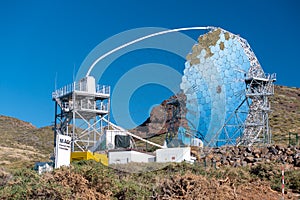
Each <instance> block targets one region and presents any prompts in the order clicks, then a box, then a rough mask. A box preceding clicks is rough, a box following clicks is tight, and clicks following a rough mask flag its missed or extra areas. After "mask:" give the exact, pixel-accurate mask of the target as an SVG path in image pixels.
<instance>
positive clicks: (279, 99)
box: [270, 86, 300, 144]
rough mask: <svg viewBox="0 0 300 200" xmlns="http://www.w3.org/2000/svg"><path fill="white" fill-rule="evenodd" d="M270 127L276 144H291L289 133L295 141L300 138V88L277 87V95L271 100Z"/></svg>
mask: <svg viewBox="0 0 300 200" xmlns="http://www.w3.org/2000/svg"><path fill="white" fill-rule="evenodd" d="M270 102H271V109H272V110H273V112H272V113H271V115H270V126H271V128H272V134H273V141H274V143H277V144H278V143H282V144H288V143H289V133H292V134H293V135H292V136H291V138H292V139H294V140H295V134H298V135H299V137H300V88H291V87H286V86H275V95H274V96H273V97H271V98H270Z"/></svg>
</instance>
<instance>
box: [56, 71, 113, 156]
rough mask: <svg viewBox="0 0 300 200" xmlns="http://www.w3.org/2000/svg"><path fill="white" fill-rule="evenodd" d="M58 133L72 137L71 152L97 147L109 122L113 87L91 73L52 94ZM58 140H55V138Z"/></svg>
mask: <svg viewBox="0 0 300 200" xmlns="http://www.w3.org/2000/svg"><path fill="white" fill-rule="evenodd" d="M52 99H53V101H55V121H54V134H55V137H54V138H56V135H57V134H62V135H68V136H70V137H71V151H72V152H73V151H87V150H91V149H93V148H95V146H96V144H97V141H98V140H99V139H100V137H101V136H102V135H103V134H104V131H105V128H107V127H108V124H109V107H110V106H109V103H110V87H109V86H100V85H96V83H95V79H94V77H91V76H87V77H85V78H83V79H81V80H80V81H79V82H74V83H72V84H70V85H67V86H65V87H63V88H61V89H58V90H56V91H54V92H53V93H52ZM54 141H55V139H54Z"/></svg>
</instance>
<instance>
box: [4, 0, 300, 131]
mask: <svg viewBox="0 0 300 200" xmlns="http://www.w3.org/2000/svg"><path fill="white" fill-rule="evenodd" d="M299 5H300V4H299V2H298V1H296V0H294V1H292V0H282V1H276V0H273V1H266V0H265V1H262V0H251V1H238V0H236V1H233V0H227V1H201V0H194V1H193V0H185V1H176V0H165V1H156V0H152V1H137V0H136V1H133V0H128V1H83V0H82V1H78V0H77V1H13V0H12V1H1V2H0V27H1V29H0V67H1V73H0V76H1V77H0V91H1V99H0V114H1V115H8V116H12V117H17V118H19V119H22V120H24V121H28V122H31V123H32V124H33V125H35V126H38V127H42V126H46V125H50V124H51V122H53V120H54V102H52V100H51V92H52V91H53V90H54V80H55V76H56V74H57V85H58V86H64V85H66V84H68V83H71V82H72V80H73V74H74V73H76V71H77V70H78V68H79V67H80V65H81V63H82V62H83V60H84V59H85V57H86V56H87V55H88V53H89V52H90V51H91V50H92V49H93V48H94V47H96V46H97V45H98V44H99V43H100V42H102V41H104V40H105V39H107V38H109V37H111V36H113V35H115V34H118V33H120V32H122V31H125V30H129V29H133V28H139V27H163V28H179V27H190V26H207V25H212V26H219V27H222V28H224V29H226V30H229V31H231V32H233V33H236V34H240V35H241V36H242V37H243V38H245V39H247V41H248V42H249V43H250V45H251V47H252V49H253V50H254V52H255V54H256V56H257V57H258V59H259V61H260V63H261V65H262V67H263V69H264V70H265V72H276V73H277V79H278V81H277V84H279V85H287V86H294V87H300V81H299V74H300V69H299V55H298V53H299V52H300V51H299V47H300V40H299V29H300V14H299V10H300V6H299ZM201 33H203V32H197V31H192V32H189V33H188V34H189V35H190V36H192V37H194V39H197V36H198V35H199V34H201ZM140 53H142V54H143V55H146V56H145V57H147V55H149V57H151V58H154V59H155V60H156V61H157V60H158V61H157V62H161V63H168V64H170V63H171V64H170V65H172V63H173V64H174V65H178V63H179V64H181V63H182V62H183V61H181V60H178V63H174V62H175V61H176V59H175V61H174V60H173V59H171V58H170V57H168V56H157V55H158V54H159V52H157V51H156V52H152V51H151V50H150V51H149V52H137V54H136V55H132V57H130V56H129V57H128V58H127V61H126V63H128V62H130V61H132V62H136V59H134V58H136V57H137V55H139V54H140ZM149 57H147V58H146V60H147V62H148V60H149ZM160 59H161V60H160ZM140 62H141V63H143V61H140ZM144 62H146V61H144ZM179 68H180V67H179ZM182 68H183V66H182ZM74 69H75V70H74ZM107 73H109V72H107ZM110 73H111V74H110V75H112V74H114V73H116V72H114V71H113V70H111V72H110ZM108 83H109V82H108ZM147 87H148V89H147ZM147 87H145V89H146V91H150V90H151V89H149V87H150V86H147ZM154 88H155V86H154ZM152 89H153V88H152ZM139 94H143V91H142V89H141V90H138V91H137V93H136V94H135V95H134V97H135V96H139ZM165 94H166V93H165ZM150 96H151V97H152V96H153V95H150ZM161 98H165V97H164V96H161V97H160V98H156V99H155V98H146V99H151V100H149V101H147V100H145V102H143V103H141V105H139V106H137V108H136V110H134V108H131V109H133V110H132V112H133V118H134V119H136V120H137V121H141V120H143V119H142V118H143V117H145V116H146V115H148V110H149V108H147V107H150V106H151V105H152V104H153V103H154V102H155V101H156V103H159V101H160V100H161ZM144 99H145V97H144ZM157 101H158V102H157ZM139 102H142V101H141V100H139ZM143 105H144V106H143ZM134 113H142V114H136V115H135V114H134Z"/></svg>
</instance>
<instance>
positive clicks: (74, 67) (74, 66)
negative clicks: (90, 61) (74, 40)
mask: <svg viewBox="0 0 300 200" xmlns="http://www.w3.org/2000/svg"><path fill="white" fill-rule="evenodd" d="M75 69H76V64H75V63H74V65H73V83H74V82H75Z"/></svg>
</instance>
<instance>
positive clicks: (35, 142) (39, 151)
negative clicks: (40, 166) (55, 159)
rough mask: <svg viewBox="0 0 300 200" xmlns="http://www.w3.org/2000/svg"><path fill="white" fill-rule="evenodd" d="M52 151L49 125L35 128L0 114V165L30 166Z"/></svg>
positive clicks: (44, 159)
mask: <svg viewBox="0 0 300 200" xmlns="http://www.w3.org/2000/svg"><path fill="white" fill-rule="evenodd" d="M52 152H53V131H52V130H51V127H43V128H40V129H38V128H36V127H35V126H33V125H32V124H30V123H28V122H24V121H22V120H18V119H15V118H12V117H7V116H0V165H1V166H2V167H6V168H15V167H21V166H30V167H32V166H33V164H34V162H37V161H47V160H49V156H50V153H52Z"/></svg>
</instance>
